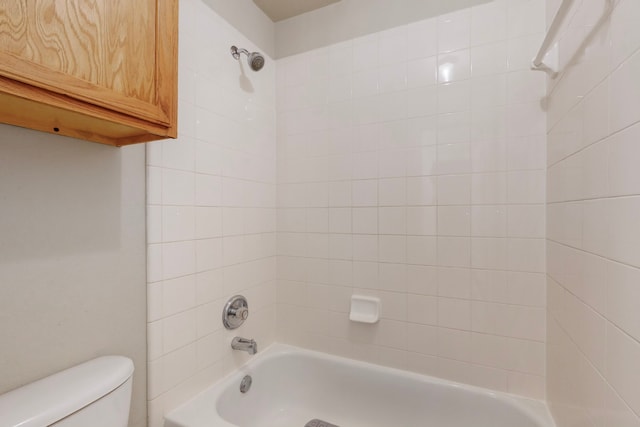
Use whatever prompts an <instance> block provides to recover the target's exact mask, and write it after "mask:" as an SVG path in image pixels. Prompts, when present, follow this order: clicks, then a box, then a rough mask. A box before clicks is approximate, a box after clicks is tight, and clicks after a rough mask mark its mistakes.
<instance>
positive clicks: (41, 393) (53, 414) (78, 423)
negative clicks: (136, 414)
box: [0, 356, 133, 427]
mask: <svg viewBox="0 0 640 427" xmlns="http://www.w3.org/2000/svg"><path fill="white" fill-rule="evenodd" d="M132 375H133V362H132V361H131V359H128V358H126V357H122V356H104V357H99V358H97V359H93V360H90V361H88V362H85V363H83V364H81V365H78V366H74V367H73V368H69V369H67V370H65V371H62V372H58V373H57V374H54V375H51V376H49V377H46V378H43V379H41V380H38V381H35V382H33V383H31V384H27V385H25V386H24V387H20V388H17V389H15V390H12V391H10V392H8V393H5V394H3V395H0V426H2V427H46V426H56V427H127V423H128V420H129V407H130V404H131V381H132V380H131V376H132Z"/></svg>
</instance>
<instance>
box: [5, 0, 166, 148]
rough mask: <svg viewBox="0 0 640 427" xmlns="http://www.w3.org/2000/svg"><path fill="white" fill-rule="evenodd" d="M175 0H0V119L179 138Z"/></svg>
mask: <svg viewBox="0 0 640 427" xmlns="http://www.w3.org/2000/svg"><path fill="white" fill-rule="evenodd" d="M177 75H178V0H6V1H5V0H0V122H3V123H8V124H12V125H17V126H22V127H27V128H31V129H38V130H41V131H45V132H51V133H57V134H60V135H67V136H72V137H76V138H81V139H85V140H89V141H94V142H100V143H103V144H110V145H116V146H122V145H127V144H134V143H139V142H147V141H153V140H157V139H164V138H175V137H176V136H177V86H178V84H177Z"/></svg>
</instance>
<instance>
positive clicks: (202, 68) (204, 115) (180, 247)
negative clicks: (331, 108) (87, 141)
mask: <svg viewBox="0 0 640 427" xmlns="http://www.w3.org/2000/svg"><path fill="white" fill-rule="evenodd" d="M231 45H238V46H239V47H244V48H246V49H248V50H249V51H253V50H258V49H257V48H256V47H255V46H253V45H252V44H251V43H250V42H249V41H248V40H247V39H246V38H245V37H244V36H242V35H241V34H240V33H239V32H238V31H236V30H235V29H233V28H232V27H231V26H229V25H228V24H227V23H226V22H225V21H224V20H223V19H222V18H220V17H219V16H218V15H216V14H215V13H214V12H212V11H211V10H210V9H209V8H208V7H207V6H205V4H204V3H202V2H201V1H200V0H182V1H181V2H180V61H179V68H180V73H179V78H180V82H179V83H180V85H179V104H180V105H179V111H180V117H179V138H178V139H177V140H171V141H163V142H155V143H151V144H148V145H147V164H148V167H147V173H148V176H147V187H148V194H147V205H148V206H147V209H148V211H147V224H148V230H147V241H148V320H149V324H148V343H149V344H148V359H149V384H148V389H149V392H148V397H149V400H150V401H149V413H150V426H151V427H156V426H161V425H162V415H163V413H164V412H165V411H168V410H170V409H172V408H173V407H175V406H176V405H178V404H179V403H181V402H182V401H184V400H185V399H187V398H189V397H191V396H193V395H194V394H195V393H197V392H198V391H199V390H201V389H202V388H203V387H205V386H207V385H208V384H210V383H211V382H213V381H215V380H216V379H218V378H220V377H221V376H222V375H224V374H225V373H227V372H229V371H231V370H233V369H234V368H235V367H236V366H238V365H239V364H241V363H244V361H246V358H247V355H246V354H244V353H243V354H240V353H239V352H232V351H231V349H230V342H231V338H232V337H233V336H234V335H236V334H237V335H241V336H246V337H250V338H255V339H256V340H257V341H258V343H259V345H260V346H261V347H265V346H267V345H268V344H269V343H270V342H272V341H273V339H274V336H275V314H276V310H275V294H276V287H275V278H276V257H275V255H276V234H275V231H276V169H275V165H276V138H275V135H276V129H275V61H273V60H271V59H270V58H267V63H266V65H265V67H264V69H262V70H261V71H260V72H259V73H255V72H253V71H251V70H249V69H248V67H247V65H246V62H244V61H245V59H246V58H244V57H243V58H242V61H243V62H242V63H239V62H238V61H236V60H234V59H233V58H232V57H231V55H230V53H229V48H230V46H231ZM238 293H242V294H244V295H245V296H246V297H247V298H248V299H249V302H250V309H251V314H250V317H249V319H248V320H247V322H246V323H245V325H243V326H242V327H241V328H239V329H237V330H235V331H226V330H225V329H224V328H223V327H222V322H221V313H222V308H223V305H224V303H225V302H226V300H227V299H228V298H229V297H231V296H232V295H235V294H238Z"/></svg>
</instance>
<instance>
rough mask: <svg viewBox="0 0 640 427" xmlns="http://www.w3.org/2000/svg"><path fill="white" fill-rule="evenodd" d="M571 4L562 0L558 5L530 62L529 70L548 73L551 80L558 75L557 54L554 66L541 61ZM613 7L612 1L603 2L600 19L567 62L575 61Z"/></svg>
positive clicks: (571, 0) (568, 0) (572, 0)
mask: <svg viewBox="0 0 640 427" xmlns="http://www.w3.org/2000/svg"><path fill="white" fill-rule="evenodd" d="M573 3H575V0H562V3H561V4H560V7H559V8H558V11H557V12H556V15H555V16H554V17H553V21H552V22H551V26H550V27H549V30H548V31H547V35H546V36H545V38H544V40H543V41H542V46H540V50H538V54H537V55H536V57H535V58H533V61H531V69H532V70H534V71H544V72H546V73H548V74H549V75H550V76H551V77H552V78H555V77H556V76H557V75H558V73H559V70H558V69H557V68H558V64H557V63H558V62H559V61H558V58H557V52H556V58H555V60H554V61H553V62H555V64H554V65H548V64H545V63H544V62H543V60H544V58H545V56H546V55H547V53H549V50H550V48H551V45H552V44H553V42H554V40H555V39H556V37H557V36H558V33H559V32H560V27H561V26H562V24H563V23H564V20H565V19H566V18H567V15H568V14H569V10H570V9H571V6H573ZM613 6H614V0H605V8H604V11H603V12H602V16H601V17H600V19H599V20H598V22H597V24H596V25H595V26H594V28H592V30H591V32H590V33H589V35H588V36H587V37H585V40H584V41H583V42H582V44H581V45H580V48H579V49H578V51H577V52H576V53H575V54H574V55H573V56H572V57H571V60H570V61H569V62H571V61H573V59H575V57H576V56H577V55H578V53H579V52H580V51H581V50H582V49H583V48H584V47H585V45H586V43H587V42H588V41H589V40H590V39H591V38H592V36H593V34H594V32H595V31H596V29H597V27H599V26H600V24H602V22H603V21H604V20H605V19H607V18H608V17H609V15H610V14H611V12H612V11H613Z"/></svg>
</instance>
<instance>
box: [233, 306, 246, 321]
mask: <svg viewBox="0 0 640 427" xmlns="http://www.w3.org/2000/svg"><path fill="white" fill-rule="evenodd" d="M234 316H235V317H236V318H237V319H241V320H247V317H249V309H248V308H247V307H240V308H238V309H237V310H236V312H235V313H234Z"/></svg>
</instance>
